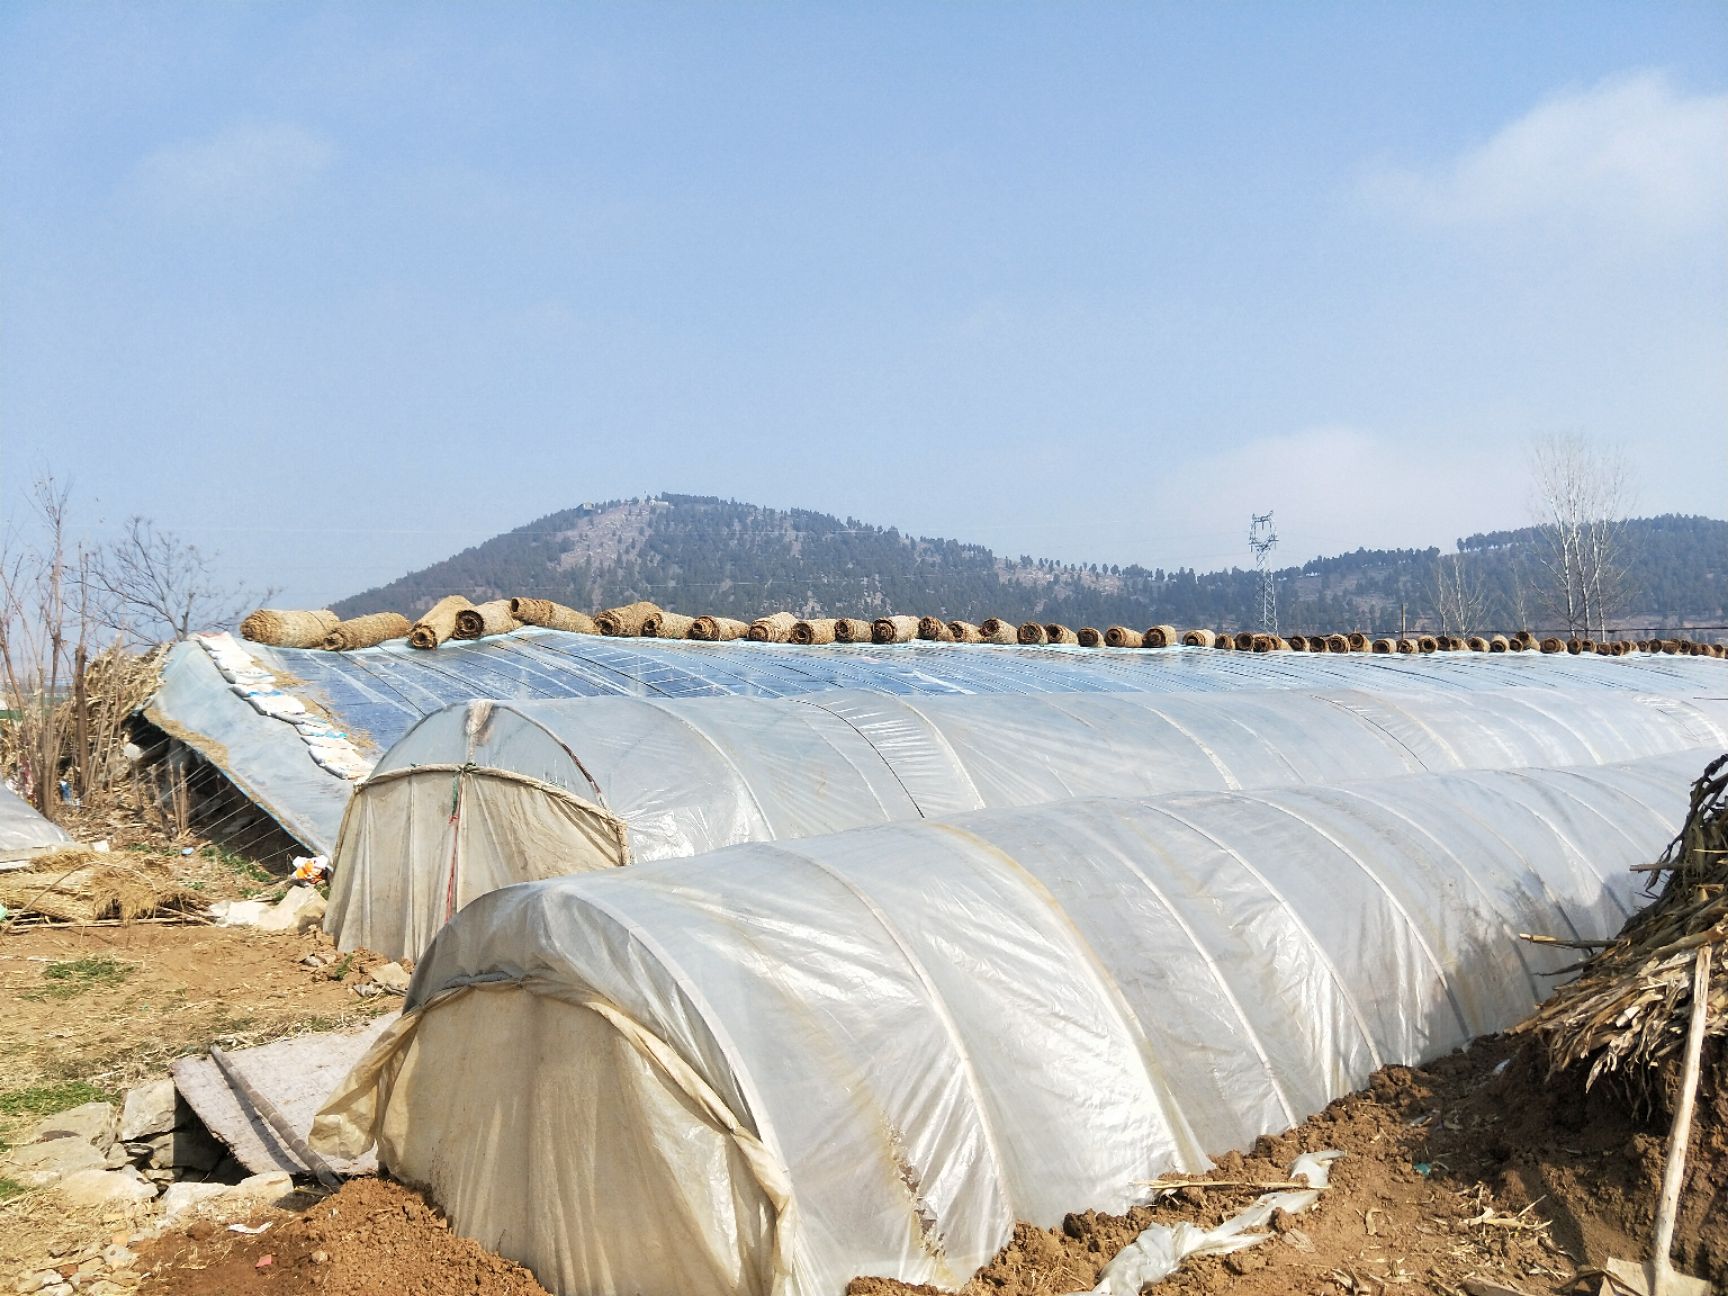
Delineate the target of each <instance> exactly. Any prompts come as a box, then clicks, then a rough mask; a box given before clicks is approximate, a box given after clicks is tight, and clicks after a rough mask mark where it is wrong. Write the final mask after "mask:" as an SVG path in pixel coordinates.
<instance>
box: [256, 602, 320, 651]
mask: <svg viewBox="0 0 1728 1296" xmlns="http://www.w3.org/2000/svg"><path fill="white" fill-rule="evenodd" d="M341 624H342V618H341V617H339V616H337V615H336V614H335V613H334V612H332V611H330V610H329V609H328V608H324V609H321V610H320V611H317V612H281V611H277V610H276V609H275V608H259V609H258V610H257V611H256V612H252V613H248V614H247V617H246V619H245V620H244V621H242V622H241V623H240V637H241V638H242V639H250V640H251V641H252V642H253V643H261V644H269V645H270V646H271V647H272V648H322V647H323V646H324V636H325V635H327V634H329V633H330V632H331V631H332V630H334V629H335V628H336V627H337V626H339V625H341Z"/></svg>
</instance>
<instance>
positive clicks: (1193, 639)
mask: <svg viewBox="0 0 1728 1296" xmlns="http://www.w3.org/2000/svg"><path fill="white" fill-rule="evenodd" d="M1217 639H1218V636H1217V635H1215V634H1213V633H1212V632H1211V631H1210V630H1190V631H1188V632H1187V633H1186V634H1184V635H1183V636H1182V645H1183V647H1185V648H1210V647H1211V646H1212V645H1213V644H1214V643H1216V642H1217ZM1148 646H1150V645H1148Z"/></svg>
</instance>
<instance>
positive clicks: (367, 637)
mask: <svg viewBox="0 0 1728 1296" xmlns="http://www.w3.org/2000/svg"><path fill="white" fill-rule="evenodd" d="M413 628H414V627H413V626H411V625H409V623H408V618H407V617H405V616H403V615H402V614H401V613H400V612H369V613H367V614H366V615H365V616H357V617H352V618H350V619H349V620H347V621H338V622H337V623H336V626H335V628H334V629H332V630H331V631H330V633H329V634H327V635H325V636H324V646H325V647H326V648H328V649H329V650H330V651H331V652H347V651H349V649H351V648H371V647H372V646H374V645H375V644H381V643H383V642H384V641H385V640H386V639H406V638H407V637H408V632H409V631H410V630H412V629H413Z"/></svg>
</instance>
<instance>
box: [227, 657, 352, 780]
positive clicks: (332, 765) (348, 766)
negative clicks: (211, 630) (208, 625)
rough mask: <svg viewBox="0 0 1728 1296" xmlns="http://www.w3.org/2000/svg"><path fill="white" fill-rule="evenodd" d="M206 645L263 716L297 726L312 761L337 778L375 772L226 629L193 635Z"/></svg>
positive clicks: (341, 735)
mask: <svg viewBox="0 0 1728 1296" xmlns="http://www.w3.org/2000/svg"><path fill="white" fill-rule="evenodd" d="M193 637H194V638H195V639H197V641H198V642H199V643H200V644H202V645H203V647H204V651H205V652H206V653H208V654H209V655H210V660H211V661H213V662H215V663H216V669H217V670H218V671H220V672H221V673H222V678H223V679H225V680H227V681H228V683H229V686H230V687H231V688H233V690H234V692H235V693H237V694H239V695H240V696H241V697H243V698H245V699H246V701H247V702H248V703H250V704H251V706H252V709H253V710H254V711H256V712H258V713H259V714H260V715H266V716H269V717H271V718H272V719H274V720H281V721H282V722H284V723H285V724H291V725H293V726H294V729H295V731H296V732H297V733H298V734H299V735H300V738H301V741H303V742H304V743H305V744H306V750H307V751H308V752H309V753H310V754H311V756H312V759H313V761H315V762H316V763H317V764H318V766H319V767H320V768H322V769H325V770H328V771H329V772H330V773H332V774H334V775H336V776H337V777H338V778H344V779H347V780H348V781H349V782H351V783H358V782H359V781H360V780H361V779H363V778H365V777H366V776H367V775H368V774H370V773H371V772H372V766H373V764H374V762H372V761H369V760H367V759H366V758H365V757H364V756H362V755H361V754H360V752H359V750H358V749H357V748H356V747H355V746H354V744H353V743H351V742H350V741H349V740H348V735H347V734H345V733H343V732H342V731H341V730H340V729H335V728H332V727H331V726H330V724H329V722H327V721H325V720H323V719H321V718H320V717H318V716H317V715H314V714H313V713H312V712H311V711H310V710H308V709H307V706H306V704H305V703H304V702H302V701H301V700H300V699H299V698H297V697H295V696H294V695H293V694H291V693H286V692H284V691H283V690H282V689H279V688H277V687H276V677H275V676H274V675H272V674H271V673H270V672H269V671H268V670H266V669H264V667H262V666H260V665H259V664H258V660H257V659H256V658H255V657H253V656H252V654H251V653H249V652H247V651H246V650H245V649H244V648H242V647H241V646H240V645H239V644H238V643H236V642H235V641H234V636H233V635H231V634H229V633H228V632H227V631H226V630H223V631H219V632H217V633H215V634H201V635H195V636H193Z"/></svg>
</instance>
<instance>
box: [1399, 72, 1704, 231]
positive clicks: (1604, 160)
mask: <svg viewBox="0 0 1728 1296" xmlns="http://www.w3.org/2000/svg"><path fill="white" fill-rule="evenodd" d="M1365 190H1366V193H1367V195H1368V197H1369V198H1370V200H1371V201H1373V202H1375V203H1376V204H1378V205H1381V206H1383V207H1386V208H1390V209H1392V210H1394V211H1397V212H1400V213H1402V214H1404V215H1406V216H1409V217H1413V218H1415V219H1418V220H1422V221H1425V222H1431V223H1434V224H1440V225H1508V224H1519V223H1532V222H1534V223H1540V224H1541V225H1543V226H1544V227H1547V228H1553V227H1554V226H1556V225H1559V226H1562V227H1578V226H1586V227H1588V226H1596V227H1609V228H1612V229H1614V230H1616V231H1626V230H1628V229H1643V230H1646V231H1648V232H1650V233H1652V234H1657V235H1672V234H1677V233H1692V232H1699V231H1705V230H1715V229H1719V228H1720V227H1721V225H1722V223H1723V221H1724V219H1725V217H1728V94H1692V95H1688V94H1684V93H1682V92H1681V91H1679V90H1677V89H1676V88H1675V86H1674V85H1673V84H1672V83H1671V82H1670V81H1669V79H1668V78H1667V76H1665V75H1664V74H1662V73H1660V72H1638V73H1631V74H1627V75H1622V76H1617V77H1613V78H1611V79H1609V80H1606V81H1603V82H1601V83H1600V84H1598V85H1596V86H1593V87H1591V88H1590V89H1588V90H1574V91H1567V92H1564V93H1561V94H1556V95H1553V96H1552V97H1550V98H1548V99H1545V100H1544V101H1542V102H1541V103H1539V104H1537V105H1536V107H1534V108H1533V109H1531V110H1530V111H1529V112H1528V113H1526V114H1524V116H1522V117H1520V118H1518V119H1517V120H1516V121H1514V122H1512V123H1510V124H1509V125H1507V126H1505V127H1504V128H1502V129H1501V130H1500V131H1498V132H1497V133H1496V134H1495V135H1494V136H1493V137H1492V138H1490V139H1488V140H1487V141H1486V142H1484V143H1482V144H1480V145H1478V146H1476V147H1473V148H1470V149H1467V150H1465V151H1464V152H1463V153H1462V154H1460V155H1459V156H1457V157H1456V158H1453V159H1451V160H1449V161H1446V162H1444V163H1441V164H1439V165H1436V166H1433V167H1427V168H1415V169H1396V170H1387V171H1382V172H1379V173H1376V174H1374V175H1372V176H1370V177H1369V178H1368V179H1367V181H1366V182H1365Z"/></svg>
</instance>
